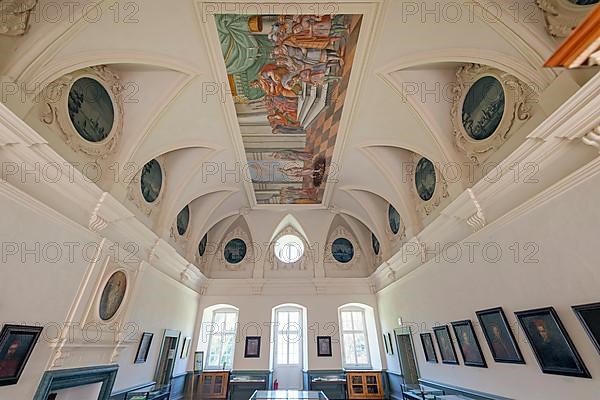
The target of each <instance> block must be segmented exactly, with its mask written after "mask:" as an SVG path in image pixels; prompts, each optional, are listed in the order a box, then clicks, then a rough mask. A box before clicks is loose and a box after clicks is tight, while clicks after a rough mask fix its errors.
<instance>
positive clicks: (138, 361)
mask: <svg viewBox="0 0 600 400" xmlns="http://www.w3.org/2000/svg"><path fill="white" fill-rule="evenodd" d="M148 336H149V337H150V342H149V343H148V349H146V354H143V355H141V357H140V351H142V343H144V338H145V337H148ZM152 340H154V333H152V332H144V333H142V337H141V339H140V344H139V345H138V349H137V352H136V353H135V359H134V361H133V363H134V364H143V363H145V362H146V361H148V353H150V347H151V346H152Z"/></svg>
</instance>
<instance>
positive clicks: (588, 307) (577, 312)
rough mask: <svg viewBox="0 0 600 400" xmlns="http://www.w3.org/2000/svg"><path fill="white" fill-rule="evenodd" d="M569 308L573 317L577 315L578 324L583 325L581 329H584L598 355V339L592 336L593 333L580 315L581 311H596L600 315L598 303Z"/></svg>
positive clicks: (599, 352) (599, 344)
mask: <svg viewBox="0 0 600 400" xmlns="http://www.w3.org/2000/svg"><path fill="white" fill-rule="evenodd" d="M571 308H572V309H573V311H574V312H575V315H577V318H578V319H579V322H581V325H583V328H584V329H585V331H586V332H587V334H588V336H589V337H590V340H591V341H592V343H594V346H595V347H596V350H597V351H598V354H600V337H596V336H594V333H593V332H592V330H591V329H590V327H589V324H588V323H587V321H586V320H585V319H584V318H583V315H581V311H590V310H596V311H598V313H600V303H591V304H582V305H579V306H573V307H571Z"/></svg>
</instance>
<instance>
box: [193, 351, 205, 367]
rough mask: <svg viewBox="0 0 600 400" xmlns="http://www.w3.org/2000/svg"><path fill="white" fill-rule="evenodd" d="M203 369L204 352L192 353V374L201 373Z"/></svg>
mask: <svg viewBox="0 0 600 400" xmlns="http://www.w3.org/2000/svg"><path fill="white" fill-rule="evenodd" d="M203 367H204V352H203V351H197V352H195V353H194V372H202V369H203Z"/></svg>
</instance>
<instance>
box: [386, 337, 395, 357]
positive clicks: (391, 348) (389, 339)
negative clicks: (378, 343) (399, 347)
mask: <svg viewBox="0 0 600 400" xmlns="http://www.w3.org/2000/svg"><path fill="white" fill-rule="evenodd" d="M387 336H388V341H389V342H390V354H391V355H394V345H393V343H394V342H393V341H392V334H391V333H389V332H388V333H387Z"/></svg>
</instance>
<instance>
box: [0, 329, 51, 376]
mask: <svg viewBox="0 0 600 400" xmlns="http://www.w3.org/2000/svg"><path fill="white" fill-rule="evenodd" d="M41 333H42V327H41V326H26V325H4V327H2V332H0V386H8V385H15V384H16V383H17V382H18V381H19V378H20V377H21V374H22V373H23V370H24V369H25V365H26V364H27V360H29V356H31V353H32V352H33V348H34V347H35V344H36V343H37V341H38V339H39V337H40V334H41Z"/></svg>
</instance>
